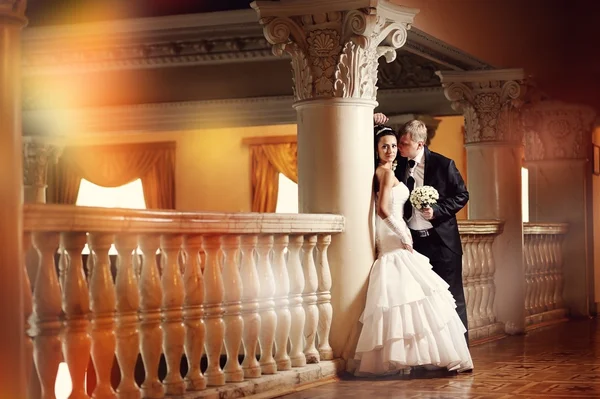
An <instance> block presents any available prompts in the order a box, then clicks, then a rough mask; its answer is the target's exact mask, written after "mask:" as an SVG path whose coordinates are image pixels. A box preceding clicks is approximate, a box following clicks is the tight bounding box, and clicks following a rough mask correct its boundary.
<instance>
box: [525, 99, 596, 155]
mask: <svg viewBox="0 0 600 399" xmlns="http://www.w3.org/2000/svg"><path fill="white" fill-rule="evenodd" d="M595 117H596V112H595V111H594V110H593V109H592V108H590V107H587V106H582V105H576V104H567V103H564V102H561V101H552V100H547V101H539V102H534V103H532V104H530V105H527V106H526V107H524V108H523V110H522V112H521V123H522V126H523V132H524V135H523V143H524V146H525V160H527V161H541V160H554V159H586V158H587V157H588V149H589V145H590V143H591V136H592V132H593V129H594V120H595Z"/></svg>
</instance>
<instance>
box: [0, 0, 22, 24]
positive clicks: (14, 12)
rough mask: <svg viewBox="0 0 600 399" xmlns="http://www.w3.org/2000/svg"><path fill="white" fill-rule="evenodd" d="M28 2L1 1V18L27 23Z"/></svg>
mask: <svg viewBox="0 0 600 399" xmlns="http://www.w3.org/2000/svg"><path fill="white" fill-rule="evenodd" d="M26 8H27V1H26V0H0V16H2V17H4V18H6V17H8V18H14V19H15V20H17V21H19V22H20V23H23V24H24V23H25V21H26V19H25V9H26Z"/></svg>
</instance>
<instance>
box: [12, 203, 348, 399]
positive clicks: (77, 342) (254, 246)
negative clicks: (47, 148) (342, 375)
mask: <svg viewBox="0 0 600 399" xmlns="http://www.w3.org/2000/svg"><path fill="white" fill-rule="evenodd" d="M343 229H344V218H343V217H342V216H338V215H311V214H299V215H279V214H243V213H236V214H218V213H181V212H173V211H137V210H121V209H105V208H86V207H74V206H61V205H26V206H25V208H24V230H25V237H24V243H25V244H24V248H23V250H24V251H25V252H30V251H31V248H33V249H34V250H35V253H37V256H34V257H33V258H35V259H34V260H35V262H34V263H35V264H34V266H33V267H31V266H29V267H24V268H23V273H24V275H25V276H26V277H29V280H27V279H26V280H25V283H26V284H27V285H28V287H27V289H26V290H25V292H26V293H27V294H26V298H25V305H26V306H25V307H24V309H25V312H26V317H27V320H28V322H27V324H26V326H25V329H26V334H27V336H28V342H29V343H30V345H28V346H27V352H28V356H31V357H32V359H33V361H32V368H34V370H35V371H36V372H37V373H32V375H33V377H32V379H33V378H35V381H31V382H30V383H31V385H32V386H34V385H39V386H38V389H39V391H40V396H41V397H42V398H50V397H54V396H53V395H54V383H55V378H56V374H57V369H58V366H59V363H60V362H61V361H64V362H66V363H67V365H68V368H69V371H70V375H71V379H72V384H73V393H72V396H70V397H71V398H87V397H88V394H89V392H87V393H86V389H85V384H86V381H85V379H86V371H89V370H88V364H90V359H91V362H92V364H93V367H94V374H95V376H96V377H95V378H96V380H95V388H94V389H95V390H94V392H93V396H94V397H97V398H109V397H118V398H127V399H129V398H141V397H144V398H162V397H165V396H167V397H168V396H179V395H182V394H184V393H185V392H186V391H200V390H204V389H206V387H209V386H223V385H226V384H228V383H234V382H239V381H242V380H244V379H248V378H255V377H260V376H261V375H264V374H275V373H277V372H279V371H282V370H289V369H291V368H292V367H300V366H304V365H306V364H307V363H315V362H319V361H321V360H330V359H332V357H333V356H332V351H331V347H330V346H329V330H330V326H331V319H332V308H331V303H330V299H331V295H330V292H329V290H330V288H331V275H330V271H329V261H328V258H327V248H328V246H329V244H330V242H331V240H332V239H333V240H335V236H336V234H337V233H340V232H342V231H343ZM86 244H88V247H89V249H90V255H89V256H88V258H87V262H84V261H83V256H82V250H83V249H84V246H85V245H86ZM113 245H114V248H115V249H116V251H117V253H118V255H117V260H116V265H114V264H113V263H115V262H111V259H110V257H109V250H110V249H111V246H113ZM57 253H58V254H60V255H59V256H58V257H57ZM139 253H141V255H138V254H139ZM157 254H158V255H157ZM31 258H32V256H29V259H31ZM115 269H116V270H115ZM29 282H30V283H29ZM30 316H31V317H30ZM138 354H140V355H141V359H142V361H143V369H144V373H145V375H144V378H143V381H142V382H141V384H140V385H138V383H137V382H136V380H135V378H134V372H135V369H136V361H137V359H138ZM223 354H225V356H226V363H225V365H224V367H222V363H221V360H222V359H223ZM184 355H185V359H186V361H187V365H188V366H187V371H186V373H185V375H183V376H182V370H181V366H180V364H181V361H182V358H183V356H184ZM204 356H205V357H206V362H207V367H206V369H205V370H204V371H203V370H202V369H201V368H200V364H201V358H202V357H204ZM115 357H116V360H117V364H118V368H119V371H120V382H119V384H118V387H117V388H116V392H115V390H113V387H112V386H111V368H112V367H113V360H114V359H115ZM161 357H164V362H165V363H166V375H164V377H162V376H159V363H160V361H161ZM241 358H243V361H241V362H240V359H241ZM163 374H164V373H163ZM88 388H89V387H88ZM88 390H89V389H88Z"/></svg>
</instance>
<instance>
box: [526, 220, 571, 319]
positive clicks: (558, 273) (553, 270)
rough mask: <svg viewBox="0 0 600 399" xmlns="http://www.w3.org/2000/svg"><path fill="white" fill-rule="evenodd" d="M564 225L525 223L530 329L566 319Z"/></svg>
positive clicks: (527, 309)
mask: <svg viewBox="0 0 600 399" xmlns="http://www.w3.org/2000/svg"><path fill="white" fill-rule="evenodd" d="M567 231H568V225H567V224H564V223H524V224H523V234H524V242H525V247H524V248H525V253H524V257H525V262H524V265H525V282H526V291H525V310H526V312H527V317H526V325H527V326H528V328H532V327H535V326H536V325H540V324H543V323H546V322H549V321H553V320H560V319H564V318H566V316H567V309H566V308H565V307H564V302H563V285H564V277H563V269H562V268H563V249H562V245H563V240H564V238H565V235H566V234H567Z"/></svg>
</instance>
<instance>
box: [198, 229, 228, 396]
mask: <svg viewBox="0 0 600 399" xmlns="http://www.w3.org/2000/svg"><path fill="white" fill-rule="evenodd" d="M220 246H221V241H220V237H219V236H216V235H215V236H205V237H204V240H203V242H202V247H203V248H204V251H205V252H206V263H205V265H206V266H205V268H204V312H205V313H204V314H205V316H204V323H205V324H206V340H205V343H204V346H205V349H206V358H207V361H208V367H207V369H206V372H205V373H204V376H205V377H206V383H207V384H208V385H211V386H218V385H225V374H224V373H223V370H221V366H220V364H219V358H220V355H221V348H222V346H223V335H224V332H225V326H224V324H223V295H224V294H223V278H222V276H221V261H220Z"/></svg>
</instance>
